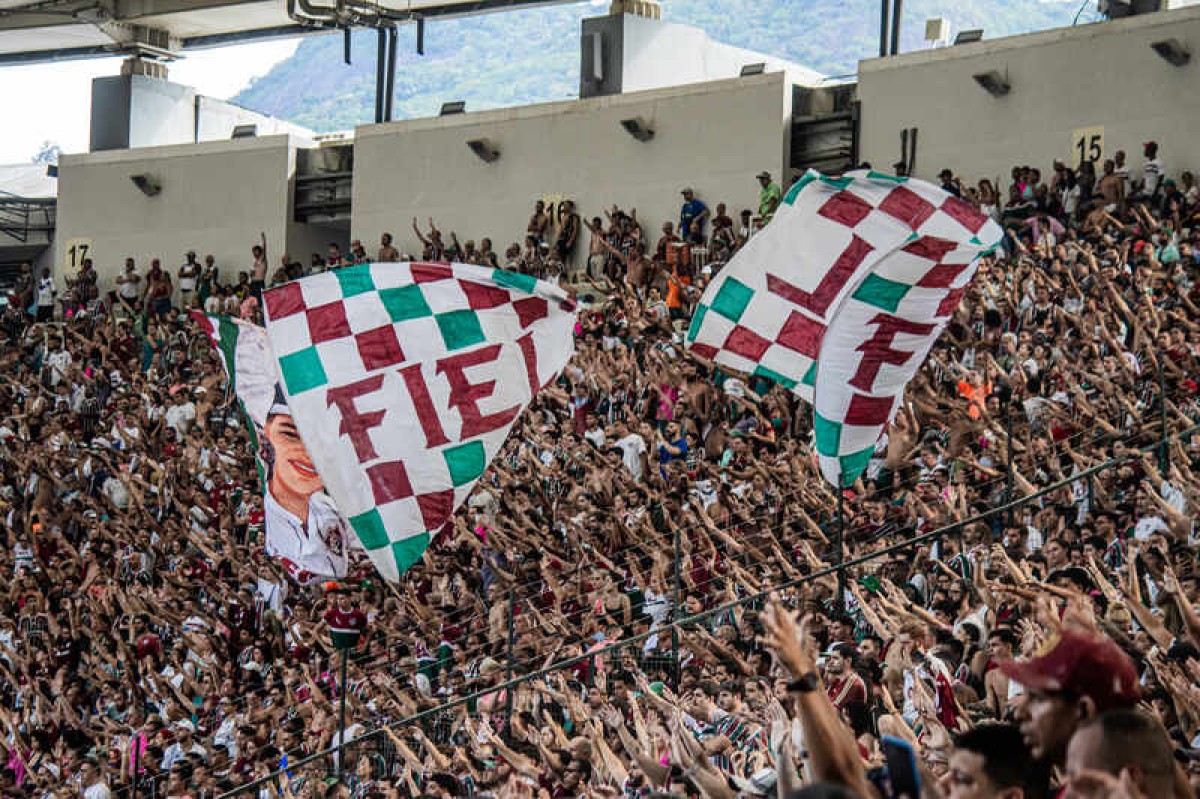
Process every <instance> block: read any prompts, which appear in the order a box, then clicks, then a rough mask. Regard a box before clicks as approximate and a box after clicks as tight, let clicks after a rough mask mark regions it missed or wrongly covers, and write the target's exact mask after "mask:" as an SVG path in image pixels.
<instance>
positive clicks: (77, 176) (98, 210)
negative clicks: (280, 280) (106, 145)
mask: <svg viewBox="0 0 1200 799" xmlns="http://www.w3.org/2000/svg"><path fill="white" fill-rule="evenodd" d="M293 162H294V157H293V155H292V144H291V141H290V139H289V137H288V136H270V137H264V138H257V139H239V140H237V141H223V142H212V143H203V144H186V145H177V146H172V147H150V148H143V149H138V150H113V151H108V152H102V153H91V154H87V155H64V156H63V157H62V158H61V160H60V161H59V172H58V175H59V177H58V229H57V232H56V238H57V240H58V241H59V242H65V241H68V240H71V239H74V238H83V239H87V240H89V241H90V242H91V244H92V253H93V261H94V263H95V265H96V270H97V271H98V272H99V275H100V286H101V290H102V291H106V290H107V289H109V288H111V287H112V281H113V278H115V277H116V275H117V273H118V271H119V270H120V269H121V268H122V266H123V264H124V261H125V258H126V257H127V256H131V257H133V258H135V259H136V260H137V263H138V270H139V272H141V273H142V274H143V275H144V274H145V270H146V269H147V268H148V267H149V263H150V259H151V258H160V259H162V262H163V267H164V268H169V269H171V270H172V274H174V273H175V271H176V270H177V269H178V267H179V265H180V264H181V263H183V254H184V252H186V251H187V250H189V249H194V250H196V252H197V253H198V254H199V255H200V257H201V259H202V258H203V257H204V255H205V254H206V253H212V254H213V255H214V256H215V258H216V262H217V265H218V266H219V267H220V269H221V276H222V279H223V280H232V279H235V278H236V277H237V273H238V271H239V270H243V269H249V267H250V265H251V263H252V258H251V255H250V247H251V246H253V245H254V244H255V243H257V242H258V239H259V232H260V231H264V232H265V233H266V234H267V250H268V256H269V257H270V259H271V261H272V262H273V263H274V262H276V261H277V260H278V257H279V255H281V254H282V252H283V248H284V246H285V242H286V237H287V232H288V216H289V201H288V197H289V190H288V187H289V177H290V169H291V165H292V163H293ZM136 174H150V175H154V176H156V177H157V178H158V179H159V180H160V181H161V183H162V192H161V193H160V194H158V195H157V196H154V197H147V196H145V195H144V194H142V192H141V191H139V190H138V188H137V187H136V186H134V184H133V183H132V181H131V180H130V176H131V175H136ZM55 270H56V273H57V272H59V271H61V270H62V266H61V264H55ZM56 277H58V278H59V279H60V280H61V278H62V275H60V274H56Z"/></svg>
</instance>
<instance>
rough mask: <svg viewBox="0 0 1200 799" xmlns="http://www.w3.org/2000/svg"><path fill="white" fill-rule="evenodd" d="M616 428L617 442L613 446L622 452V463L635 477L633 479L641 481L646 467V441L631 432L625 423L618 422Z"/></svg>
mask: <svg viewBox="0 0 1200 799" xmlns="http://www.w3.org/2000/svg"><path fill="white" fill-rule="evenodd" d="M614 428H615V431H616V435H617V440H616V441H614V442H613V446H614V447H616V448H617V449H619V450H621V461H622V462H623V463H624V464H625V468H626V469H628V470H629V472H630V473H631V474H632V475H633V479H634V480H641V479H642V473H643V472H644V471H645V465H646V451H647V450H646V439H644V438H642V437H641V436H640V435H638V434H637V433H632V432H630V430H629V426H628V425H627V424H625V422H617V423H616V425H615V426H614Z"/></svg>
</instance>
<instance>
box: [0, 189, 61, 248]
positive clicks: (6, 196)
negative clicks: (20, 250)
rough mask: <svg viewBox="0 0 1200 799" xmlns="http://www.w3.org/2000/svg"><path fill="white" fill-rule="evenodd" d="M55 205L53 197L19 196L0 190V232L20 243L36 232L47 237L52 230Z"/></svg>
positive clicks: (26, 241)
mask: <svg viewBox="0 0 1200 799" xmlns="http://www.w3.org/2000/svg"><path fill="white" fill-rule="evenodd" d="M57 205H58V203H57V201H56V200H54V199H53V198H39V197H21V196H18V195H16V194H10V193H9V192H6V191H0V233H3V234H5V235H7V236H9V237H10V238H13V239H16V240H17V241H19V242H21V243H22V244H24V243H28V241H29V239H30V238H31V237H32V236H34V235H38V234H42V235H45V236H46V238H47V239H49V238H50V234H51V233H53V232H54V223H55V218H56V209H57Z"/></svg>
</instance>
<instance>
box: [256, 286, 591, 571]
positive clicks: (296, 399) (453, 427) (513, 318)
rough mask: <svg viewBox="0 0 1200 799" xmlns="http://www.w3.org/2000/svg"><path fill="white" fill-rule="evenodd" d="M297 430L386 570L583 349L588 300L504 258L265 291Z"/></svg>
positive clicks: (445, 510) (417, 545)
mask: <svg viewBox="0 0 1200 799" xmlns="http://www.w3.org/2000/svg"><path fill="white" fill-rule="evenodd" d="M263 306H264V309H265V313H266V318H267V335H268V336H269V338H270V341H271V346H272V349H273V350H274V353H275V357H276V358H277V360H278V364H279V373H280V375H281V376H282V378H283V389H284V392H285V393H286V395H287V401H288V405H289V406H290V407H291V409H292V413H293V418H294V421H295V424H296V428H297V430H298V431H299V433H300V436H301V438H303V440H304V443H305V444H306V445H307V448H308V451H309V452H310V453H311V455H312V460H313V463H314V464H315V465H316V469H317V472H319V474H320V476H321V479H322V480H323V482H324V485H325V487H326V490H327V491H328V492H329V493H330V495H331V496H332V497H333V499H334V501H335V502H336V503H337V506H338V508H340V509H341V510H342V511H343V512H344V513H345V515H346V517H347V519H348V520H349V522H350V526H351V527H352V528H353V530H354V532H355V534H356V535H357V537H358V540H359V541H360V542H361V543H362V545H363V547H364V548H365V549H366V550H367V554H368V555H370V557H371V559H372V561H373V562H374V564H375V566H376V568H377V569H378V570H379V572H380V574H381V575H382V576H383V577H385V578H386V579H388V580H397V579H399V577H400V575H401V574H403V573H404V571H405V570H406V569H407V568H408V567H409V566H411V565H412V564H413V563H415V562H416V561H417V560H418V559H419V558H420V557H421V554H422V553H423V552H424V551H425V548H426V546H427V545H428V543H429V541H430V539H431V537H432V536H434V535H436V533H437V532H438V531H439V530H440V529H441V528H442V527H443V526H444V525H445V524H446V523H447V522H448V521H449V520H450V517H451V515H452V514H453V512H454V510H455V509H456V508H457V507H458V506H459V505H460V504H461V503H462V502H463V501H464V500H465V499H466V498H467V495H468V494H470V492H471V489H472V487H473V486H474V485H475V482H476V480H478V479H479V476H480V475H481V474H483V471H484V469H485V468H486V467H487V465H488V463H490V462H491V459H492V458H493V457H495V455H496V453H497V452H498V451H499V450H500V447H501V445H502V444H503V443H504V439H505V438H506V437H507V435H508V432H509V430H510V429H511V428H512V425H513V422H514V421H515V420H516V418H517V417H518V416H519V415H520V413H521V412H522V411H523V410H524V409H525V407H526V406H527V405H528V404H529V402H530V401H531V400H532V399H533V397H534V395H535V394H536V393H537V392H538V390H539V389H541V388H542V387H543V386H545V385H546V384H547V383H549V382H550V381H552V380H553V379H554V378H555V377H556V376H557V375H558V373H559V372H560V371H561V370H562V369H563V367H565V366H566V364H567V361H568V360H569V359H570V357H571V354H572V352H573V351H574V338H573V334H574V326H575V305H574V302H573V301H572V300H571V299H570V298H569V297H568V296H567V295H566V294H565V293H564V292H562V291H561V290H560V289H559V288H557V287H556V286H552V285H550V284H548V283H544V282H541V281H537V280H535V279H533V278H531V277H528V276H526V275H521V274H517V273H515V272H508V271H505V270H500V269H490V268H487V267H479V266H471V265H467V264H446V263H384V264H361V265H356V266H350V267H345V268H342V269H337V270H334V271H332V272H326V273H323V274H319V275H313V276H311V277H307V278H304V279H302V280H298V281H295V282H292V283H287V284H284V285H283V286H280V287H278V288H274V289H271V290H269V291H267V292H266V293H264V295H263Z"/></svg>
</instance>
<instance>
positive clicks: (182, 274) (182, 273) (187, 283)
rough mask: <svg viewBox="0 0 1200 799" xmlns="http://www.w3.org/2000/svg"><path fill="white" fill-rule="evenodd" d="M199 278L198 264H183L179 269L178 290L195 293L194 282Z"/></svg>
mask: <svg viewBox="0 0 1200 799" xmlns="http://www.w3.org/2000/svg"><path fill="white" fill-rule="evenodd" d="M199 277H200V264H184V265H183V266H181V267H179V290H180V291H195V290H196V280H197V279H198V278H199Z"/></svg>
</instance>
